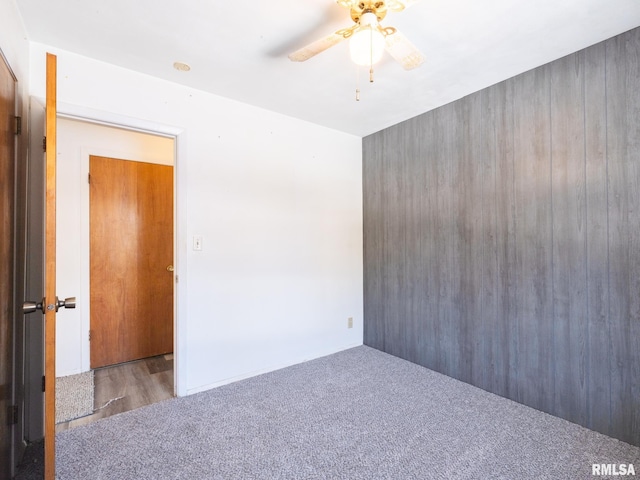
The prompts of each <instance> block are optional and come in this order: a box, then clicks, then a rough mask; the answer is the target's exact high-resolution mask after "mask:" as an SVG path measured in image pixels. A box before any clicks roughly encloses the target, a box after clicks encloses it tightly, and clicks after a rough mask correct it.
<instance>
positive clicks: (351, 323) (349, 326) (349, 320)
mask: <svg viewBox="0 0 640 480" xmlns="http://www.w3.org/2000/svg"><path fill="white" fill-rule="evenodd" d="M347 328H353V317H349V318H347Z"/></svg>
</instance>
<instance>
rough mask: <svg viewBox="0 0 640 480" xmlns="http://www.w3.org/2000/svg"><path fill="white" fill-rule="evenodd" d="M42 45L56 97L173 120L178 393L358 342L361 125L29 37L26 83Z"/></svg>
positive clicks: (148, 119)
mask: <svg viewBox="0 0 640 480" xmlns="http://www.w3.org/2000/svg"><path fill="white" fill-rule="evenodd" d="M47 50H48V51H51V52H52V53H55V54H57V55H58V101H59V102H60V103H59V105H62V108H61V109H62V110H64V109H68V110H69V109H70V110H73V109H76V110H77V109H79V108H82V109H85V110H86V111H87V112H89V113H88V114H89V115H92V113H91V112H94V113H96V115H98V116H107V117H109V116H111V117H117V118H120V119H121V120H122V122H124V123H131V124H143V125H146V126H151V125H158V128H159V129H169V130H170V129H173V130H174V131H176V132H178V133H179V134H178V140H177V150H178V155H177V159H176V174H177V197H176V201H177V223H178V232H177V236H178V238H177V252H176V253H177V264H176V268H177V274H178V276H179V279H180V281H179V284H178V295H177V303H178V305H177V312H178V328H177V335H178V339H177V349H176V356H177V369H178V382H179V383H178V393H179V394H186V393H193V392H197V391H201V390H205V389H207V388H211V387H213V386H216V385H221V384H224V383H227V382H230V381H233V380H236V379H240V378H244V377H247V376H251V375H254V374H258V373H261V372H265V371H269V370H272V369H275V368H280V367H283V366H286V365H291V364H294V363H298V362H300V361H304V360H306V359H311V358H316V357H319V356H322V355H326V354H330V353H333V352H335V351H339V350H342V349H345V348H349V347H351V346H356V345H360V344H362V316H363V315H362V285H363V283H362V282H363V279H362V175H361V174H362V169H361V160H362V155H361V139H360V138H359V137H356V136H352V135H347V134H344V133H341V132H337V131H334V130H330V129H327V128H324V127H319V126H317V125H313V124H310V123H306V122H302V121H300V120H296V119H293V118H290V117H286V116H283V115H279V114H275V113H273V112H269V111H265V110H261V109H258V108H255V107H252V106H249V105H245V104H241V103H238V102H234V101H231V100H228V99H224V98H221V97H218V96H215V95H211V94H207V93H204V92H201V91H198V90H194V89H190V88H187V87H182V86H179V85H176V84H172V83H169V82H166V81H162V80H159V79H156V78H153V77H149V76H146V75H141V74H138V73H135V72H132V71H129V70H125V69H121V68H118V67H114V66H112V65H108V64H105V63H102V62H97V61H94V60H91V59H88V58H86V57H82V56H78V55H75V54H71V53H69V52H65V51H61V50H57V49H54V48H52V47H46V46H44V45H40V44H37V43H32V44H31V60H32V61H31V65H30V68H31V72H32V73H31V77H30V78H31V83H30V88H31V93H32V94H33V95H36V96H44V91H45V74H44V66H45V52H46V51H47ZM169 68H170V67H169ZM194 235H202V236H203V238H204V243H203V250H202V251H200V252H196V251H193V250H192V248H191V245H192V237H193V236H194ZM59 268H64V266H62V265H61V266H59ZM347 317H353V318H354V328H353V329H347Z"/></svg>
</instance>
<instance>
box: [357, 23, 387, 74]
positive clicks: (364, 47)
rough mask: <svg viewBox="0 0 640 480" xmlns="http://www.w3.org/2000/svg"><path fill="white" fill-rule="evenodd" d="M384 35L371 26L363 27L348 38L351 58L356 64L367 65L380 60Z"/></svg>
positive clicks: (382, 52) (383, 45)
mask: <svg viewBox="0 0 640 480" xmlns="http://www.w3.org/2000/svg"><path fill="white" fill-rule="evenodd" d="M384 47H385V41H384V35H383V34H382V33H381V32H380V31H379V30H378V29H377V28H372V27H369V26H367V27H363V28H361V29H360V30H359V31H358V32H356V33H355V34H354V35H353V36H352V37H351V39H350V40H349V51H350V53H351V60H353V62H354V63H355V64H356V65H362V66H369V65H373V64H375V63H377V62H379V61H380V59H381V58H382V55H383V54H384Z"/></svg>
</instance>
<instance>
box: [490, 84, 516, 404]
mask: <svg viewBox="0 0 640 480" xmlns="http://www.w3.org/2000/svg"><path fill="white" fill-rule="evenodd" d="M514 85H515V80H513V79H512V80H507V81H506V82H503V83H501V84H500V85H499V86H497V87H496V88H495V93H494V98H495V102H496V109H495V112H496V132H495V148H496V192H497V196H496V217H497V225H496V238H497V245H496V247H497V252H496V260H497V263H498V315H497V317H496V319H495V321H496V323H497V325H496V326H495V329H496V330H497V331H498V338H499V339H500V341H499V342H496V344H495V345H494V358H495V359H496V362H501V365H499V366H496V371H497V372H500V374H501V375H504V377H500V378H498V379H495V380H494V382H495V383H496V386H497V389H496V390H490V391H493V392H495V393H500V394H503V395H505V396H506V397H508V398H512V399H513V398H516V395H517V392H518V378H519V371H520V368H519V362H520V359H519V355H518V341H519V338H520V332H519V328H518V321H517V318H518V312H519V306H518V301H519V296H518V293H519V292H518V286H517V281H516V280H517V276H516V274H517V269H516V268H515V266H516V265H517V261H516V260H517V256H516V255H517V251H518V249H517V242H516V224H517V222H516V189H515V152H514V142H515V138H514V125H515V119H514V106H513V96H514Z"/></svg>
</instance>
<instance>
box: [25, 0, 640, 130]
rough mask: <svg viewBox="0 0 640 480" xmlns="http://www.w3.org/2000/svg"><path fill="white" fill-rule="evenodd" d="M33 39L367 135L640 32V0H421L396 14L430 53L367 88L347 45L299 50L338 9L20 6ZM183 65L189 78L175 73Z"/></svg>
mask: <svg viewBox="0 0 640 480" xmlns="http://www.w3.org/2000/svg"><path fill="white" fill-rule="evenodd" d="M16 3H17V5H18V7H19V9H20V12H21V13H22V16H23V19H24V23H25V26H26V29H27V33H28V36H29V39H30V40H31V41H35V42H40V43H44V44H48V45H51V46H55V47H58V48H62V49H65V50H69V51H72V52H75V53H78V54H81V55H85V56H88V57H92V58H95V59H98V60H102V61H104V62H108V63H112V64H115V65H119V66H122V67H125V68H129V69H132V70H137V71H139V72H143V73H146V74H149V75H154V76H156V77H161V78H164V79H166V80H170V81H173V82H177V83H181V84H184V85H188V86H191V87H194V88H198V89H201V90H206V91H208V92H211V93H214V94H217V95H221V96H224V97H228V98H231V99H235V100H238V101H241V102H245V103H249V104H252V105H256V106H258V107H262V108H265V109H268V110H272V111H275V112H280V113H282V114H285V115H289V116H292V117H296V118H300V119H303V120H307V121H309V122H313V123H317V124H320V125H324V126H327V127H329V128H333V129H336V130H341V131H344V132H347V133H351V134H354V135H358V136H366V135H368V134H371V133H374V132H376V131H378V130H381V129H383V128H386V127H388V126H390V125H393V124H396V123H398V122H400V121H403V120H406V119H408V118H411V117H414V116H416V115H419V114H421V113H423V112H426V111H428V110H431V109H433V108H435V107H438V106H440V105H444V104H446V103H449V102H451V101H453V100H456V99H458V98H461V97H463V96H465V95H467V94H469V93H472V92H474V91H478V90H480V89H482V88H484V87H486V86H489V85H492V84H494V83H497V82H500V81H502V80H504V79H507V78H509V77H512V76H514V75H516V74H519V73H522V72H524V71H527V70H529V69H531V68H534V67H536V66H539V65H542V64H545V63H547V62H550V61H552V60H555V59H557V58H560V57H562V56H564V55H567V54H569V53H572V52H575V51H577V50H580V49H582V48H584V47H587V46H589V45H593V44H594V43H597V42H599V41H602V40H605V39H607V38H610V37H612V36H614V35H617V34H619V33H622V32H625V31H627V30H630V29H632V28H634V27H637V26H639V25H640V0H529V1H526V0H483V1H478V0H421V1H420V2H419V3H417V4H415V5H414V6H412V7H410V8H409V9H407V10H405V11H403V12H400V13H394V12H390V13H389V14H388V15H387V18H386V19H385V21H383V22H382V25H383V26H394V27H396V28H397V29H398V30H399V31H401V32H402V33H403V34H405V36H407V37H408V38H409V39H410V40H411V41H412V42H413V43H414V44H415V45H416V46H417V47H418V48H419V49H420V50H421V51H422V52H423V53H424V55H425V57H426V62H425V63H424V64H423V65H422V66H420V67H418V68H417V69H415V70H411V71H405V70H403V69H402V68H401V67H400V66H399V65H398V64H396V63H395V62H394V61H393V60H392V59H391V58H390V57H389V56H388V55H386V54H385V57H384V58H383V60H382V61H381V62H380V64H378V65H377V66H376V68H375V70H376V72H375V82H374V83H373V84H369V82H368V73H367V69H366V68H365V69H362V67H361V68H360V74H359V77H360V80H359V84H360V90H361V92H362V93H361V100H360V101H359V102H356V101H355V89H356V86H357V85H358V73H357V69H356V67H355V66H354V65H353V64H352V63H351V62H350V60H349V54H348V45H347V42H342V43H340V44H339V45H337V46H335V47H333V48H331V49H329V50H327V51H325V52H324V53H321V54H320V55H318V56H316V57H314V58H312V59H310V60H308V61H306V62H303V63H294V62H291V61H290V60H289V59H288V58H287V55H288V54H289V53H291V52H292V51H294V50H297V49H298V48H300V47H302V46H304V45H306V44H307V43H310V42H312V41H314V40H316V39H318V38H320V37H323V36H326V35H328V34H330V33H332V32H334V31H336V30H338V29H340V28H344V27H348V26H350V25H352V21H351V19H350V17H349V14H348V10H346V9H344V8H342V7H340V6H338V5H337V4H336V3H335V1H334V0H271V1H270V2H264V1H257V0H227V1H223V0H208V1H205V0H181V1H176V0H135V1H131V0H16ZM175 61H181V62H186V63H188V64H189V65H190V66H191V71H190V72H179V71H177V70H175V69H174V68H173V63H174V62H175Z"/></svg>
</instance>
